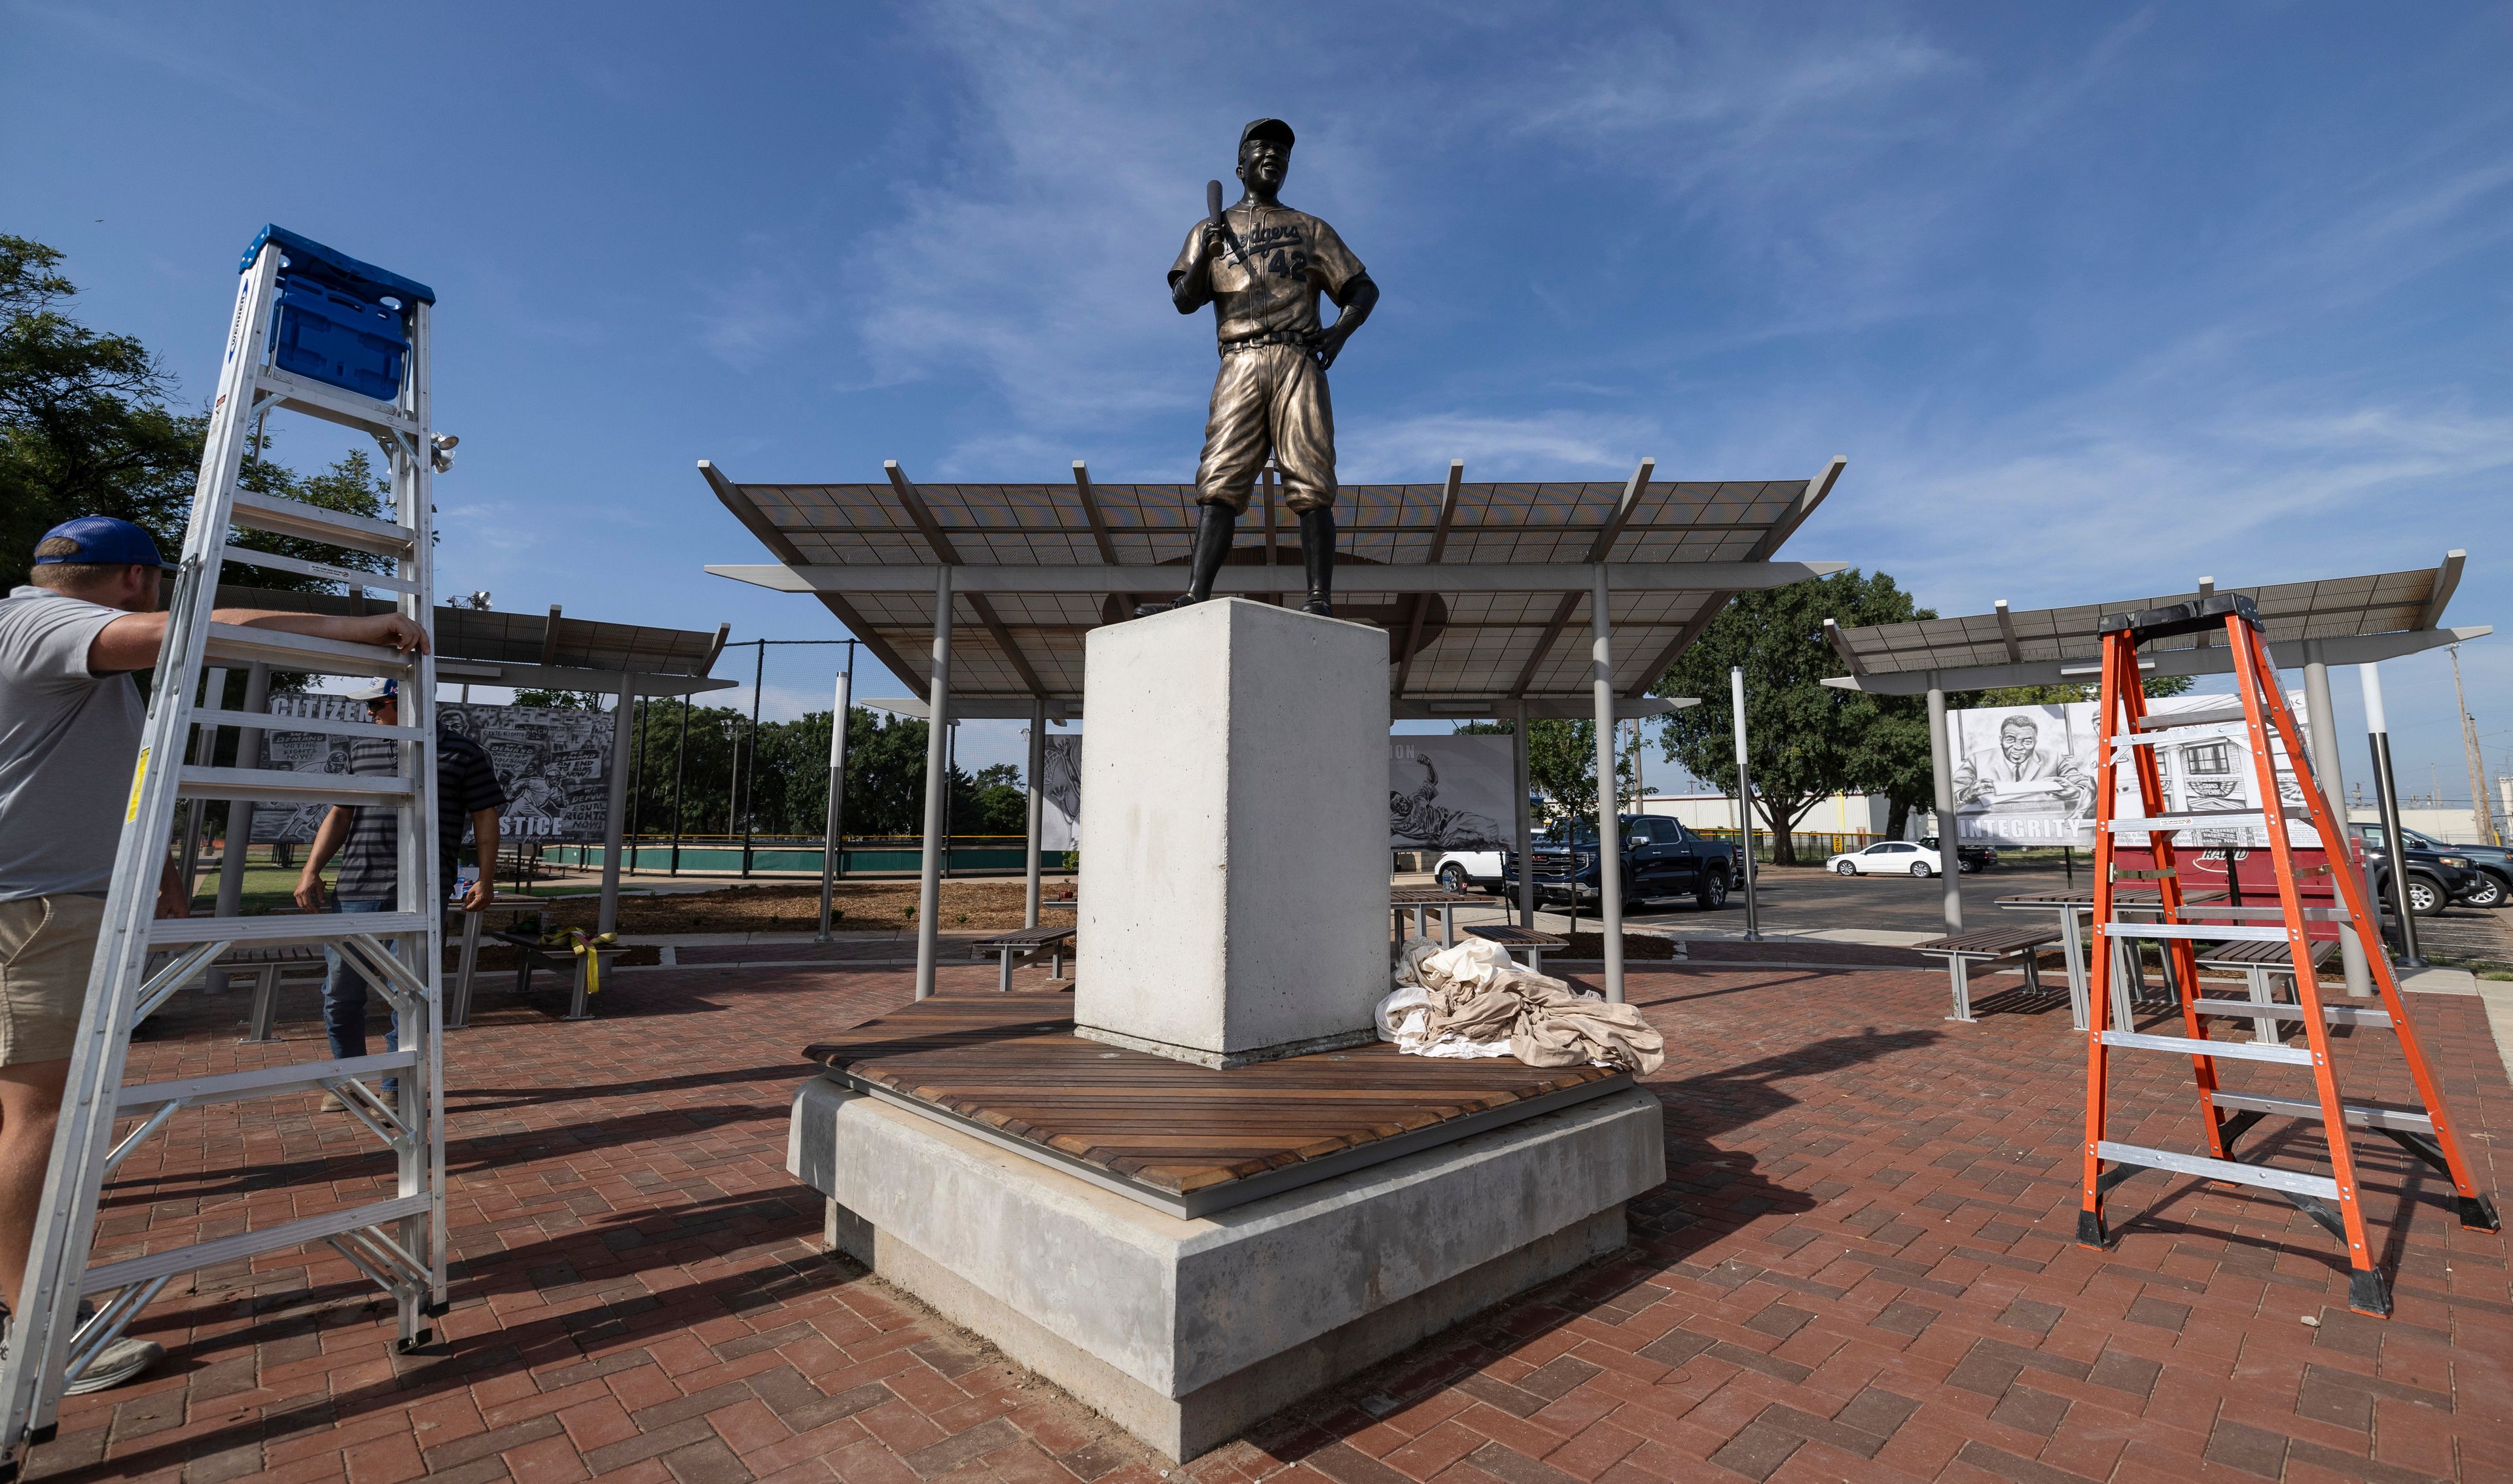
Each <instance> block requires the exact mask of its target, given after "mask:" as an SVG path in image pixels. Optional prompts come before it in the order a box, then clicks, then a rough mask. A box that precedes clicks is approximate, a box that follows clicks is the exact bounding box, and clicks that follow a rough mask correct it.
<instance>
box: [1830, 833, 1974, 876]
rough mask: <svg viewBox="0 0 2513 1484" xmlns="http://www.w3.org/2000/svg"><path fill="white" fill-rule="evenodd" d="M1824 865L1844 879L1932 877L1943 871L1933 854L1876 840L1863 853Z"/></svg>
mask: <svg viewBox="0 0 2513 1484" xmlns="http://www.w3.org/2000/svg"><path fill="white" fill-rule="evenodd" d="M1824 865H1825V866H1826V867H1827V868H1828V869H1831V870H1836V871H1839V872H1840V873H1841V874H1843V875H1845V876H1934V875H1935V874H1936V873H1937V872H1938V871H1940V870H1943V869H1944V868H1945V867H1944V865H1943V864H1942V863H1941V862H1940V861H1939V859H1938V857H1937V853H1936V852H1935V851H1934V850H1931V849H1929V848H1928V847H1927V846H1925V845H1914V844H1912V843H1911V842H1910V841H1908V840H1879V841H1877V842H1876V843H1875V844H1873V845H1870V846H1869V847H1867V848H1866V849H1865V850H1854V851H1851V852H1850V853H1848V854H1847V855H1839V856H1835V857H1833V858H1832V859H1831V860H1829V861H1826V862H1824Z"/></svg>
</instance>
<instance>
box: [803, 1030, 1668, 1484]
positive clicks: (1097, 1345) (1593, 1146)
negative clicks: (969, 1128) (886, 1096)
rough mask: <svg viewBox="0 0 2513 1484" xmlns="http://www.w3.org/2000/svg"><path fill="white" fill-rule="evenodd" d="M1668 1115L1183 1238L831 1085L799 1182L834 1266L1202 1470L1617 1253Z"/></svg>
mask: <svg viewBox="0 0 2513 1484" xmlns="http://www.w3.org/2000/svg"><path fill="white" fill-rule="evenodd" d="M1661 1117H1662V1114H1661V1110H1660V1108H1659V1105H1658V1103H1657V1100H1656V1099H1655V1098H1654V1097H1652V1096H1651V1095H1650V1094H1648V1093H1646V1092H1643V1091H1640V1090H1638V1089H1630V1090H1626V1091H1623V1092H1619V1093H1615V1094H1610V1095H1608V1096H1607V1097H1603V1098H1599V1099H1596V1100H1594V1101H1592V1102H1589V1103H1581V1104H1579V1105H1577V1106H1576V1107H1571V1108H1566V1109H1563V1110H1561V1111H1559V1112H1554V1113H1547V1114H1543V1115H1540V1116H1538V1117H1535V1118H1531V1119H1528V1120H1526V1121H1524V1122H1522V1123H1517V1124H1512V1125H1510V1126H1509V1127H1507V1128H1502V1129H1496V1130H1494V1131H1492V1132H1490V1133H1485V1134H1479V1135H1474V1136H1471V1137H1469V1138H1466V1139H1462V1140H1459V1141H1457V1142H1456V1143H1450V1144H1446V1145H1443V1146H1441V1147H1438V1148H1434V1149H1428V1150H1425V1151H1423V1152H1421V1153H1418V1154H1414V1155H1409V1156H1406V1157H1404V1158H1401V1159H1397V1160H1392V1161H1389V1162H1388V1163H1385V1164H1381V1165H1376V1166H1374V1167H1372V1168H1370V1169H1367V1170H1361V1171H1356V1172H1354V1173H1352V1174H1349V1175H1344V1176H1339V1177H1336V1178H1335V1179H1331V1180H1327V1181H1322V1182H1320V1183H1316V1184H1313V1185H1307V1186H1304V1187H1302V1188H1300V1189H1297V1190H1293V1191H1288V1192H1286V1193H1284V1194H1282V1195H1279V1196H1273V1197H1269V1198H1266V1199H1263V1200H1258V1201H1253V1202H1251V1203H1249V1204H1247V1205H1244V1206H1238V1207H1234V1208H1232V1209H1231V1210H1229V1211H1226V1212H1221V1213H1218V1214H1217V1215H1214V1216H1210V1217H1201V1218H1193V1219H1182V1218H1177V1217H1171V1216H1168V1215H1165V1214H1163V1213H1161V1212H1159V1211H1155V1210H1153V1209H1151V1208H1149V1207H1147V1206H1143V1205H1140V1204H1138V1203H1137V1202H1134V1201H1131V1200H1128V1199H1126V1198H1124V1197H1123V1196H1120V1195H1116V1194H1112V1193H1110V1192H1108V1191H1106V1190H1102V1189H1099V1188H1097V1186H1094V1185H1092V1184H1089V1183H1085V1182H1083V1181H1081V1180H1078V1179H1076V1178H1074V1177H1073V1176H1070V1175H1067V1174H1064V1173H1062V1172H1061V1171H1058V1170H1056V1169H1053V1168H1051V1167H1049V1166H1047V1165H1044V1164H1041V1163H1039V1162H1038V1161H1036V1160H1032V1159H1028V1158H1025V1157H1023V1156H1021V1155H1019V1154H1017V1153H1013V1152H1010V1151H1008V1150H1005V1149H1002V1148H998V1147H996V1146H994V1145H992V1144H988V1143H982V1142H980V1141H978V1140H977V1139H974V1138H971V1137H970V1136H968V1135H966V1134H963V1133H960V1132H958V1131H957V1130H954V1129H952V1128H949V1127H947V1126H945V1125H943V1124H940V1123H937V1122H936V1121H935V1120H933V1119H931V1118H928V1117H925V1116H923V1115H921V1114H919V1113H916V1112H913V1111H910V1110H908V1109H905V1108H900V1107H897V1106H893V1105H891V1104H889V1103H884V1102H881V1101H879V1100H877V1099H874V1098H870V1097H866V1096H863V1095H861V1094H858V1093H854V1092H850V1091H848V1090H847V1089H846V1088H844V1087H842V1086H840V1085H839V1084H838V1083H836V1082H834V1081H830V1080H827V1079H825V1078H816V1079H814V1080H813V1081H810V1082H807V1083H805V1084H804V1086H803V1088H802V1090H801V1091H800V1092H799V1093H798V1094H797V1095H796V1097H795V1100H794V1110H793V1123H792V1128H791V1135H790V1143H789V1146H788V1154H787V1162H786V1168H787V1169H788V1170H790V1171H791V1172H792V1173H793V1174H794V1175H795V1176H796V1177H797V1178H799V1179H801V1180H802V1181H804V1182H805V1183H808V1184H810V1185H811V1186H812V1187H813V1188H814V1189H816V1190H818V1191H819V1192H820V1193H821V1194H822V1195H824V1196H826V1197H828V1199H829V1202H830V1210H829V1237H830V1241H831V1244H832V1245H833V1246H834V1247H836V1248H838V1249H840V1250H843V1251H845V1252H848V1253H850V1254H851V1255H853V1256H854V1257H856V1258H857V1259H858V1261H860V1262H862V1263H865V1264H866V1265H868V1266H870V1267H871V1268H872V1269H873V1270H874V1271H875V1272H878V1273H880V1274H881V1275H882V1276H883V1277H885V1278H888V1279H889V1280H890V1281H892V1282H894V1283H897V1284H898V1285H899V1286H900V1287H901V1288H904V1289H906V1290H907V1291H909V1292H910V1293H913V1294H915V1295H916V1296H917V1297H918V1298H920V1299H922V1300H924V1301H925V1302H926V1303H927V1304H932V1305H933V1306H934V1307H935V1308H936V1309H937V1310H939V1311H940V1312H941V1313H942V1314H943V1315H944V1316H945V1317H947V1318H949V1319H950V1320H952V1321H953V1322H954V1323H957V1324H960V1325H962V1326H965V1327H966V1328H969V1329H971V1330H974V1331H976V1332H977V1333H978V1334H980V1335H983V1336H985V1337H986V1338H987V1339H988V1340H991V1341H993V1342H994V1343H995V1344H997V1345H999V1346H1001V1347H1002V1348H1003V1350H1004V1351H1005V1353H1006V1354H1008V1355H1010V1356H1012V1357H1013V1359H1015V1360H1017V1361H1018V1362H1019V1363H1021V1364H1022V1365H1025V1366H1028V1367H1029V1368H1030V1369H1032V1370H1035V1371H1037V1372H1039V1373H1040V1374H1042V1375H1044V1376H1046V1377H1048V1378H1049V1379H1050V1380H1052V1381H1054V1382H1056V1383H1057V1384H1058V1385H1061V1386H1063V1387H1064V1388H1065V1389H1066V1390H1068V1391H1071V1392H1072V1393H1073V1394H1074V1395H1075V1396H1077V1397H1080V1398H1081V1399H1082V1400H1083V1401H1084V1402H1086V1403H1088V1404H1090V1405H1091V1406H1093V1407H1096V1408H1097V1409H1098V1410H1099V1411H1101V1412H1102V1413H1104V1414H1105V1415H1107V1416H1108V1417H1109V1418H1110V1419H1111V1420H1112V1421H1114V1422H1116V1423H1117V1424H1120V1425H1122V1426H1124V1427H1125V1428H1126V1429H1127V1430H1128V1431H1130V1432H1132V1433H1134V1434H1135V1435H1136V1436H1137V1437H1140V1438H1142V1439H1143V1440H1144V1441H1145V1442H1147V1443H1149V1444H1151V1445H1152V1446H1153V1447H1155V1448H1158V1449H1160V1450H1161V1451H1162V1452H1164V1453H1166V1454H1167V1455H1169V1456H1170V1457H1172V1458H1175V1459H1187V1458H1192V1457H1194V1456H1196V1455H1197V1454H1200V1453H1203V1452H1205V1451H1207V1450H1208V1449H1211V1448H1213V1447H1215V1446H1217V1445H1218V1444H1220V1443H1222V1442H1224V1441H1227V1440H1228V1439H1229V1438H1230V1437H1231V1436H1233V1435H1235V1434H1236V1433H1237V1432H1238V1431H1239V1430H1241V1429H1242V1428H1244V1427H1246V1426H1247V1425H1248V1424H1251V1423H1253V1422H1256V1421H1257V1419H1259V1418H1262V1417H1265V1416H1267V1415H1269V1414H1271V1413H1273V1412H1275V1411H1278V1410H1280V1409H1281V1408H1282V1407H1284V1406H1286V1405H1288V1404H1289V1403H1291V1402H1293V1401H1295V1400H1297V1399H1298V1398H1299V1397H1301V1396H1303V1395H1305V1394H1307V1393H1309V1392H1311V1391H1314V1390H1317V1389H1318V1388H1320V1387H1322V1386H1325V1385H1328V1384H1332V1383H1334V1382H1336V1381H1337V1380H1339V1379H1341V1378H1343V1377H1345V1376H1348V1375H1351V1374H1352V1373H1354V1372H1356V1371H1359V1370H1361V1369H1363V1368H1365V1367H1367V1366H1370V1365H1373V1364H1376V1362H1378V1361H1380V1360H1383V1359H1385V1358H1386V1357H1388V1356H1390V1355H1393V1354H1395V1353H1396V1352H1397V1351H1399V1350H1401V1349H1403V1348H1405V1347H1406V1346H1407V1345H1409V1344H1414V1343H1415V1342H1416V1341H1417V1340H1420V1339H1423V1338H1424V1337H1426V1336H1429V1335H1433V1334H1436V1333H1438V1332H1439V1331H1441V1330H1443V1329H1446V1328H1448V1327H1449V1326H1451V1325H1453V1324H1456V1323H1457V1322H1458V1321H1460V1320H1462V1319H1465V1318H1467V1317H1468V1316H1470V1315H1472V1314H1474V1313H1476V1312H1478V1311H1480V1310H1482V1309H1485V1308H1488V1307H1490V1306H1492V1305H1493V1304H1497V1303H1499V1302H1500V1301H1502V1300H1504V1299H1506V1298H1508V1297H1509V1296H1510V1295H1512V1294H1515V1293H1518V1292H1520V1291H1522V1290H1524V1289H1526V1288H1529V1287H1532V1286H1534V1285H1535V1284H1537V1283H1540V1282H1543V1281H1544V1280H1545V1279H1547V1278H1551V1277H1554V1276H1557V1275H1559V1274H1561V1273H1564V1272H1568V1271H1569V1270H1571V1269H1572V1268H1574V1267H1576V1266H1578V1265H1579V1264H1580V1263H1585V1262H1587V1261H1589V1260H1590V1259H1592V1258H1595V1257H1599V1256H1602V1255H1604V1254H1606V1253H1608V1252H1612V1251H1614V1250H1615V1249H1616V1248H1617V1247H1619V1246H1621V1245H1622V1243H1623V1240H1624V1225H1623V1203H1624V1202H1625V1201H1626V1200H1628V1199H1630V1198H1631V1197H1632V1196H1635V1195H1638V1194H1640V1193H1642V1192H1643V1191H1646V1190H1648V1189H1650V1188H1651V1187H1652V1186H1655V1185H1656V1184H1657V1183H1659V1182H1660V1181H1662V1180H1664V1179H1665V1176H1666V1156H1665V1145H1664V1135H1663V1132H1662V1124H1661Z"/></svg>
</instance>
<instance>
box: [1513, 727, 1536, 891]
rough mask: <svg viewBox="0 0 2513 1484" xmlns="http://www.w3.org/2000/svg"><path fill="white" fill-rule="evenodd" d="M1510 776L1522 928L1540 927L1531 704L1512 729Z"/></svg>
mask: <svg viewBox="0 0 2513 1484" xmlns="http://www.w3.org/2000/svg"><path fill="white" fill-rule="evenodd" d="M1509 741H1510V748H1509V776H1510V779H1511V781H1512V784H1513V786H1514V788H1515V790H1516V792H1517V796H1518V813H1517V816H1516V819H1515V823H1516V824H1517V826H1518V925H1519V926H1520V927H1522V928H1527V929H1529V930H1531V931H1533V930H1534V929H1535V927H1536V806H1535V805H1534V804H1532V803H1531V802H1529V800H1528V777H1527V773H1528V761H1527V702H1525V701H1523V700H1522V701H1521V702H1519V703H1518V720H1517V723H1516V724H1515V725H1514V726H1512V727H1511V728H1510V738H1509Z"/></svg>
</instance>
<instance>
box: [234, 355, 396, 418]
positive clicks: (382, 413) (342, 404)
mask: <svg viewBox="0 0 2513 1484" xmlns="http://www.w3.org/2000/svg"><path fill="white" fill-rule="evenodd" d="M253 379H254V381H255V383H256V384H255V388H254V389H255V393H256V400H260V398H261V396H262V394H265V393H269V392H277V393H279V396H280V405H281V406H283V407H286V408H288V409H290V410H291V411H294V412H301V413H303V414H305V415H306V416H307V417H309V418H320V419H322V420H323V421H326V422H338V423H340V424H342V425H344V426H347V427H357V428H379V429H382V430H384V431H386V432H394V431H399V432H410V433H416V432H418V431H419V420H418V419H417V418H414V417H412V416H411V415H410V414H408V413H406V412H403V411H402V410H401V409H400V408H399V407H396V406H394V405H393V404H392V403H390V402H379V401H377V400H376V399H375V398H373V397H363V396H360V395H358V394H357V393H356V392H354V391H351V390H349V389H348V388H347V387H345V386H334V385H332V384H331V383H330V382H328V381H315V380H314V379H313V378H311V377H300V376H298V375H295V374H294V373H291V372H286V371H282V370H280V369H279V368H278V367H276V366H262V367H259V368H258V369H256V370H255V372H254V374H253Z"/></svg>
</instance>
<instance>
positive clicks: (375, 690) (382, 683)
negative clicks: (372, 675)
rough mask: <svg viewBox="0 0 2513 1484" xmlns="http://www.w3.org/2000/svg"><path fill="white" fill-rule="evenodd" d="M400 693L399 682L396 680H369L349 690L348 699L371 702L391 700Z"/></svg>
mask: <svg viewBox="0 0 2513 1484" xmlns="http://www.w3.org/2000/svg"><path fill="white" fill-rule="evenodd" d="M400 695H401V682H400V681H398V680H370V681H368V682H367V683H366V684H364V685H361V686H358V687H355V688H354V689H352V690H351V691H350V692H349V699H350V700H351V701H364V702H370V703H372V702H379V701H392V700H395V699H397V698H398V697H399V696H400Z"/></svg>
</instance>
